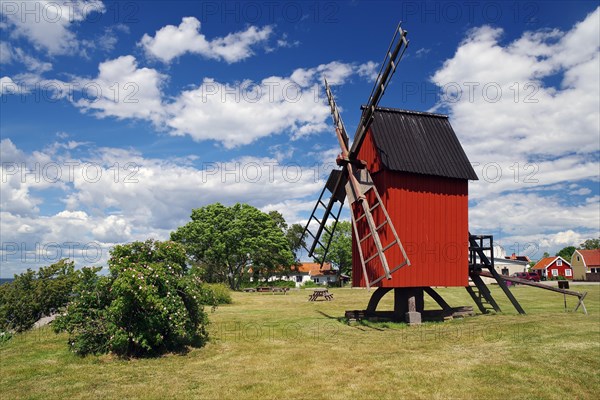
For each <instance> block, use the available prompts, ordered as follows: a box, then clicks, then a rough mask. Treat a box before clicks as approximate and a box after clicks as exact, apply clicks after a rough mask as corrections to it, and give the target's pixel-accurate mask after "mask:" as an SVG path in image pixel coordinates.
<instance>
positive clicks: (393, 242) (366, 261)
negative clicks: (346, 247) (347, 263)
mask: <svg viewBox="0 0 600 400" xmlns="http://www.w3.org/2000/svg"><path fill="white" fill-rule="evenodd" d="M394 244H396V239H394V240H393V241H392V243H390V244H388V245H387V246H385V247H384V248H383V249H382V250H381V255H383V253H384V252H385V251H386V250H387V249H389V248H390V247H392V246H393V245H394ZM378 255H379V251H378V252H377V253H375V254H373V255H372V256H371V257H369V258H367V259H366V260H365V264H367V263H368V262H369V261H371V260H373V259H374V258H375V257H377V256H378ZM383 256H384V257H385V255H383Z"/></svg>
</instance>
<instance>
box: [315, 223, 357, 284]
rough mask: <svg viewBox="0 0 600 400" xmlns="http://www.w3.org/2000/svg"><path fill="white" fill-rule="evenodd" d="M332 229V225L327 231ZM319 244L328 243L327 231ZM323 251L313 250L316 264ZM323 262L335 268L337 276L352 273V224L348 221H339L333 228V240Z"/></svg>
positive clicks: (319, 249)
mask: <svg viewBox="0 0 600 400" xmlns="http://www.w3.org/2000/svg"><path fill="white" fill-rule="evenodd" d="M332 229H333V225H331V226H329V230H332ZM323 232H324V233H323V238H322V240H321V242H322V243H323V244H326V243H327V242H328V241H329V238H330V235H329V233H328V232H327V231H323ZM323 252H324V249H323V248H322V247H318V248H317V249H316V250H315V253H316V255H317V256H316V257H315V260H316V261H317V262H321V260H322V259H323ZM325 262H329V263H331V264H332V265H333V266H334V267H335V268H337V273H338V276H339V275H341V274H345V275H350V273H351V272H352V223H351V222H350V221H340V222H338V224H337V226H336V227H335V231H334V232H333V238H332V239H331V245H330V246H329V251H328V252H327V254H326V255H325Z"/></svg>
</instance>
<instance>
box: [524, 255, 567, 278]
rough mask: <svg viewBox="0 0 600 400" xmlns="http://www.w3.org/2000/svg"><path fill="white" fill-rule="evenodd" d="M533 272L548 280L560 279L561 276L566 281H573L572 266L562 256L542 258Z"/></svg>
mask: <svg viewBox="0 0 600 400" xmlns="http://www.w3.org/2000/svg"><path fill="white" fill-rule="evenodd" d="M531 270H532V271H534V272H537V273H538V275H540V276H542V277H545V278H547V279H551V278H558V277H559V276H562V277H564V278H566V279H573V268H571V264H569V262H567V261H566V260H565V259H564V258H562V257H560V256H558V257H557V256H554V257H545V258H542V259H541V260H540V261H538V262H537V264H535V265H534V266H533V268H532V269H531Z"/></svg>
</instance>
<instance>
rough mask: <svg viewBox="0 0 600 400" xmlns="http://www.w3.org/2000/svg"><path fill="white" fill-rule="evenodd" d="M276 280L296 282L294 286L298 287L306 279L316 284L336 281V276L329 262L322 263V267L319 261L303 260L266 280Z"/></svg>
mask: <svg viewBox="0 0 600 400" xmlns="http://www.w3.org/2000/svg"><path fill="white" fill-rule="evenodd" d="M342 278H343V277H342ZM277 280H283V281H292V282H294V283H295V284H296V287H300V286H302V285H303V284H305V283H306V282H308V281H313V282H314V283H316V284H318V285H327V284H328V283H335V282H337V281H338V276H337V272H336V271H335V270H334V269H332V268H331V264H329V263H324V264H323V268H321V264H319V263H309V262H304V263H302V264H300V265H299V266H297V267H292V270H291V271H290V272H287V273H282V274H281V275H279V274H275V275H271V276H270V277H269V278H268V279H267V282H273V281H277Z"/></svg>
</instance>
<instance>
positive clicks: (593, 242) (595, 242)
mask: <svg viewBox="0 0 600 400" xmlns="http://www.w3.org/2000/svg"><path fill="white" fill-rule="evenodd" d="M579 248H580V249H581V250H596V249H600V238H597V239H588V240H586V241H585V242H583V243H581V244H580V245H579Z"/></svg>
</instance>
